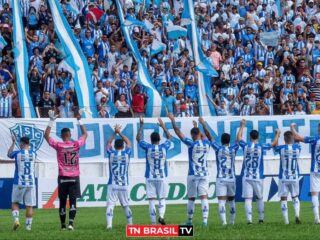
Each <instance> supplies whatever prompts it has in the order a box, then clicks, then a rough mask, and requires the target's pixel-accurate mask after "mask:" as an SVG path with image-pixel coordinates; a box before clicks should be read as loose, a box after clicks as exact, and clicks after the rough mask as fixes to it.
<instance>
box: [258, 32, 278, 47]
mask: <svg viewBox="0 0 320 240" xmlns="http://www.w3.org/2000/svg"><path fill="white" fill-rule="evenodd" d="M259 36H260V40H261V42H262V43H263V44H264V45H266V46H272V47H276V46H278V35H277V34H275V33H274V32H263V33H260V34H259Z"/></svg>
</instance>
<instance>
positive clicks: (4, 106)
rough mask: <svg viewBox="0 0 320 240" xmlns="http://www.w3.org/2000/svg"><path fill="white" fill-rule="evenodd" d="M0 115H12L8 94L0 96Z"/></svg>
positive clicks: (6, 116)
mask: <svg viewBox="0 0 320 240" xmlns="http://www.w3.org/2000/svg"><path fill="white" fill-rule="evenodd" d="M0 117H2V118H9V117H12V96H11V95H9V94H8V95H7V96H6V97H2V96H0Z"/></svg>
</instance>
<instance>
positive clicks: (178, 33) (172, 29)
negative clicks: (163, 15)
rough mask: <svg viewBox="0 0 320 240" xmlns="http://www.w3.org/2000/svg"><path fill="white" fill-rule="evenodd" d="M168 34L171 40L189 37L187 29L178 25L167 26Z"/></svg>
mask: <svg viewBox="0 0 320 240" xmlns="http://www.w3.org/2000/svg"><path fill="white" fill-rule="evenodd" d="M167 34H168V38H169V39H170V40H172V39H178V38H179V37H186V36H187V29H186V28H184V27H180V26H178V25H173V24H169V25H168V26H167Z"/></svg>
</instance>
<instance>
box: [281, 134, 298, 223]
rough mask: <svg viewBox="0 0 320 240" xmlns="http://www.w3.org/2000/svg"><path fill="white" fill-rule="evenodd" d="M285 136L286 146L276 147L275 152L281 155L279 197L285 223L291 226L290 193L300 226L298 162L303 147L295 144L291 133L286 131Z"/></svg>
mask: <svg viewBox="0 0 320 240" xmlns="http://www.w3.org/2000/svg"><path fill="white" fill-rule="evenodd" d="M283 136H284V142H285V145H280V146H276V147H275V151H276V152H277V153H279V154H280V170H279V188H278V189H279V190H278V195H279V197H280V198H281V211H282V216H283V219H284V223H285V224H289V219H288V205H287V198H288V194H289V193H290V194H291V198H292V204H293V208H294V212H295V216H296V224H300V223H301V221H300V201H299V192H300V190H299V165H298V160H299V158H300V152H301V146H300V145H299V144H297V143H294V139H293V134H292V132H291V131H286V132H285V133H284V134H283Z"/></svg>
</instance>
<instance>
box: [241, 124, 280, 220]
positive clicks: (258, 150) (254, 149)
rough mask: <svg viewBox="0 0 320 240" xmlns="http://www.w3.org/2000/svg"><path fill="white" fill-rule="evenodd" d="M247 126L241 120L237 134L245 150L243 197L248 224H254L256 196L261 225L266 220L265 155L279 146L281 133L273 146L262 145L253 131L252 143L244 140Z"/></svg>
mask: <svg viewBox="0 0 320 240" xmlns="http://www.w3.org/2000/svg"><path fill="white" fill-rule="evenodd" d="M245 126H246V120H244V119H243V120H241V122H240V129H239V131H238V134H237V141H238V143H239V145H240V147H241V148H242V150H243V164H242V172H241V175H242V197H243V198H244V199H245V211H246V217H247V223H248V224H252V198H253V197H254V195H255V196H256V201H257V206H258V212H259V223H263V220H264V202H263V178H264V176H263V154H264V151H265V150H270V149H271V148H272V147H274V146H277V145H278V138H279V135H280V131H279V130H277V133H276V136H275V138H274V140H273V142H272V144H260V143H259V132H258V131H257V130H252V131H251V132H250V142H245V141H244V140H242V133H243V129H244V128H245Z"/></svg>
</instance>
